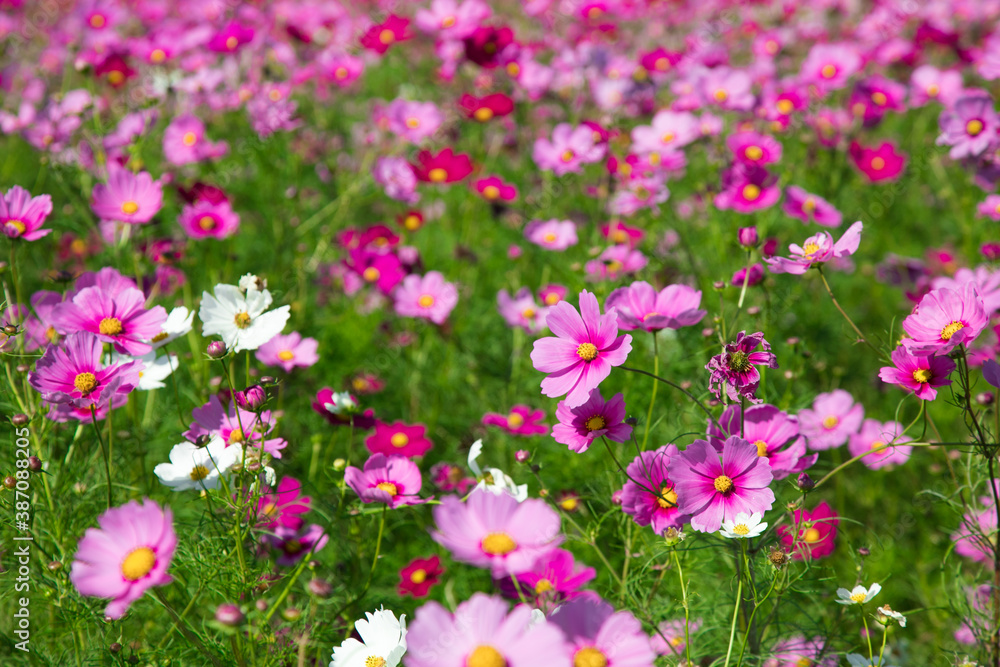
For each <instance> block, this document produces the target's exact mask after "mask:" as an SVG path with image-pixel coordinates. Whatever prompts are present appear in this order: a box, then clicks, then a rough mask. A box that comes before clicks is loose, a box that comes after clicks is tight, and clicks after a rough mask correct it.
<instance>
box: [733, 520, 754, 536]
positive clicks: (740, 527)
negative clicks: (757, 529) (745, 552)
mask: <svg viewBox="0 0 1000 667" xmlns="http://www.w3.org/2000/svg"><path fill="white" fill-rule="evenodd" d="M733 532H734V533H736V534H737V535H746V534H747V533H749V532H750V529H749V528H747V525H746V524H745V523H738V524H736V525H735V526H733Z"/></svg>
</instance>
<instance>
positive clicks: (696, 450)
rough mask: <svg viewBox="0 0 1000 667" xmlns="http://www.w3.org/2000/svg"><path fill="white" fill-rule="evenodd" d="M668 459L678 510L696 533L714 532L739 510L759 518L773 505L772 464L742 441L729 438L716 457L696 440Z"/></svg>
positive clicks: (704, 443) (710, 446)
mask: <svg viewBox="0 0 1000 667" xmlns="http://www.w3.org/2000/svg"><path fill="white" fill-rule="evenodd" d="M670 460H671V466H670V476H671V477H672V478H673V481H674V484H675V489H676V492H677V497H678V502H679V503H680V504H679V506H678V511H680V512H683V513H684V514H689V515H691V527H692V528H694V529H695V530H698V531H701V532H704V533H714V532H716V531H717V530H719V528H721V527H722V522H723V521H728V520H731V519H733V518H734V517H735V516H736V515H737V514H739V513H741V512H742V513H746V514H762V513H764V512H766V511H767V510H769V509H771V505H772V504H773V503H774V492H773V491H771V489H770V488H768V485H770V483H771V481H772V479H773V476H772V474H771V466H770V465H769V464H768V462H767V460H766V459H765V458H764V457H761V456H757V447H756V446H754V445H752V444H750V443H749V442H747V441H746V440H743V439H742V438H738V437H736V436H733V437H730V438H728V439H727V440H726V441H725V443H723V446H722V453H721V457H720V453H719V452H717V451H716V449H715V448H714V447H712V445H711V444H709V443H708V442H707V441H705V440H695V441H694V442H692V443H691V444H690V445H688V447H687V449H685V450H684V451H683V452H681V453H680V454H678V455H676V456H672V457H671V459H670Z"/></svg>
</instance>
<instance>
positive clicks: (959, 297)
mask: <svg viewBox="0 0 1000 667" xmlns="http://www.w3.org/2000/svg"><path fill="white" fill-rule="evenodd" d="M987 324H989V317H988V316H987V314H986V310H985V308H984V307H983V300H982V299H981V298H980V297H979V293H978V292H977V290H976V286H975V285H974V284H973V283H971V282H970V283H966V284H965V285H964V286H963V287H962V288H961V289H946V288H941V289H935V290H931V291H930V292H928V293H927V294H925V295H924V296H923V298H921V299H920V303H918V304H917V307H916V308H915V309H914V311H913V313H911V314H910V315H908V316H907V317H906V319H904V320H903V331H905V332H906V334H907V336H908V337H907V338H904V339H903V340H902V343H901V344H902V346H903V347H904V348H906V350H907V351H908V352H909V353H910V354H913V355H915V356H918V357H919V356H929V355H943V354H947V353H948V352H950V351H951V350H953V349H954V348H955V347H956V346H958V345H965V346H966V347H968V346H969V344H971V343H972V342H973V341H974V340H975V339H976V337H978V336H979V334H980V333H982V331H983V329H985V328H986V325H987Z"/></svg>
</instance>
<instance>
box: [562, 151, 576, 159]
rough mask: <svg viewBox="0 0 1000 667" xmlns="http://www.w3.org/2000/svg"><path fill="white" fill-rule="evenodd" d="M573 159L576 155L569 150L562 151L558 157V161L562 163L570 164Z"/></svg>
mask: <svg viewBox="0 0 1000 667" xmlns="http://www.w3.org/2000/svg"><path fill="white" fill-rule="evenodd" d="M574 157H576V153H574V152H573V151H571V150H565V151H563V154H562V155H560V156H559V159H560V160H562V161H563V162H570V161H571V160H572V159H573V158H574Z"/></svg>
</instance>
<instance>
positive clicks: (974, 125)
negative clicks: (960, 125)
mask: <svg viewBox="0 0 1000 667" xmlns="http://www.w3.org/2000/svg"><path fill="white" fill-rule="evenodd" d="M965 131H966V133H967V134H968V135H969V136H970V137H974V136H976V135H978V134H979V133H980V132H982V131H983V121H981V120H979V119H978V118H973V119H972V120H970V121H969V122H968V123H966V124H965Z"/></svg>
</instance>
